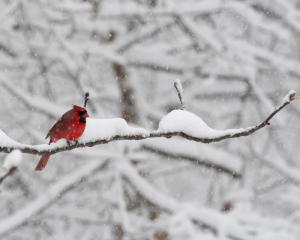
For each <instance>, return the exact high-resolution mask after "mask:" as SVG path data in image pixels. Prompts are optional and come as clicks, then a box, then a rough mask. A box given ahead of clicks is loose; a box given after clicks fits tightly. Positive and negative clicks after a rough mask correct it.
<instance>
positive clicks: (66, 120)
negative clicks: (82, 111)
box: [46, 109, 73, 138]
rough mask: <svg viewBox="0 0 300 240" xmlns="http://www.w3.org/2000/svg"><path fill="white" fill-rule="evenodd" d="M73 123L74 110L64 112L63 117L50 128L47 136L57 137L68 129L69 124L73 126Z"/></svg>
mask: <svg viewBox="0 0 300 240" xmlns="http://www.w3.org/2000/svg"><path fill="white" fill-rule="evenodd" d="M72 123H73V110H72V109H71V110H70V111H68V112H66V113H64V115H62V117H61V118H60V119H59V120H58V121H57V122H56V123H55V124H54V125H53V127H52V128H51V129H50V130H49V132H48V134H47V136H46V138H48V137H50V138H57V137H56V136H59V135H60V134H61V132H63V131H66V130H67V128H68V126H71V125H72Z"/></svg>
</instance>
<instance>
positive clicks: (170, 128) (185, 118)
mask: <svg viewBox="0 0 300 240" xmlns="http://www.w3.org/2000/svg"><path fill="white" fill-rule="evenodd" d="M158 130H159V131H161V132H184V133H186V134H188V135H193V136H210V134H211V132H212V131H213V129H211V128H210V127H209V126H207V124H206V123H205V122H204V121H203V120H202V119H201V118H200V117H198V116H197V115H195V114H194V113H191V112H188V111H185V110H173V111H171V112H170V113H168V114H167V115H166V116H164V117H163V118H162V119H161V121H160V123H159V127H158Z"/></svg>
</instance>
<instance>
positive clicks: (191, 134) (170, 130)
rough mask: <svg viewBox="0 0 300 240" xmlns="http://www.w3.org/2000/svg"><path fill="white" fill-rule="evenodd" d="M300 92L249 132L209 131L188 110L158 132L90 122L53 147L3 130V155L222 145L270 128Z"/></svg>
mask: <svg viewBox="0 0 300 240" xmlns="http://www.w3.org/2000/svg"><path fill="white" fill-rule="evenodd" d="M295 96H296V92H295V91H290V92H289V93H288V94H287V95H286V96H285V98H284V99H283V101H282V103H281V105H279V106H278V107H277V108H275V109H274V110H273V112H271V113H270V114H269V116H268V117H267V118H266V119H265V120H263V121H262V122H261V123H259V124H257V125H255V126H252V127H247V128H240V129H227V130H216V129H213V128H211V127H209V126H208V125H207V124H206V123H205V122H204V121H203V120H202V119H201V118H200V117H198V116H197V115H195V114H194V113H191V112H189V111H186V110H173V111H171V112H170V113H168V114H167V115H166V116H164V117H163V118H162V119H161V121H160V123H159V127H158V129H157V130H153V131H148V130H146V129H143V128H136V127H132V126H130V125H128V124H127V122H126V121H125V120H124V119H121V118H114V119H92V118H88V119H87V127H86V130H85V132H84V134H83V136H82V137H81V138H80V139H79V140H78V142H74V143H71V144H70V143H67V142H66V141H64V140H60V141H58V142H57V143H53V144H51V145H50V146H49V145H47V144H41V145H27V144H22V143H19V142H16V141H14V140H13V139H11V138H10V137H8V136H7V135H6V134H5V133H4V132H3V131H2V130H0V152H6V153H9V152H12V151H13V150H16V149H18V150H20V151H21V152H23V153H28V154H35V155H42V154H45V153H49V154H54V153H58V152H63V151H68V150H72V149H75V148H82V147H92V146H95V145H99V144H107V143H110V142H113V141H119V140H143V139H148V138H159V137H165V138H171V137H175V136H177V137H182V138H185V139H188V140H191V141H196V142H202V143H213V142H220V141H223V140H225V139H230V138H238V137H242V136H249V135H251V134H253V133H255V132H257V131H258V130H260V129H262V128H264V127H265V126H267V125H270V121H271V119H272V118H273V117H274V116H275V115H276V114H277V113H278V112H280V111H281V110H282V109H283V108H284V107H286V106H287V105H289V104H290V103H291V102H292V101H293V100H295Z"/></svg>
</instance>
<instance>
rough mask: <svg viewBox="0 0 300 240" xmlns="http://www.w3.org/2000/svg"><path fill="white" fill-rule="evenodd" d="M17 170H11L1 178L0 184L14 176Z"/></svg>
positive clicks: (14, 168)
mask: <svg viewBox="0 0 300 240" xmlns="http://www.w3.org/2000/svg"><path fill="white" fill-rule="evenodd" d="M16 170H17V168H16V167H12V168H10V169H9V170H8V171H7V172H6V173H4V174H3V175H2V176H0V184H1V183H2V182H3V181H4V180H5V179H6V178H7V177H9V176H11V175H13V174H14V173H15V171H16Z"/></svg>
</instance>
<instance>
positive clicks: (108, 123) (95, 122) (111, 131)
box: [79, 118, 149, 142]
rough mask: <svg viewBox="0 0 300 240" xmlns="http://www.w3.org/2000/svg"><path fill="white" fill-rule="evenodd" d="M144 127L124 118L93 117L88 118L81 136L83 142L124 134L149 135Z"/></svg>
mask: <svg viewBox="0 0 300 240" xmlns="http://www.w3.org/2000/svg"><path fill="white" fill-rule="evenodd" d="M148 134H149V132H148V131H147V130H146V129H143V128H136V127H132V126H129V125H128V124H127V122H126V121H125V120H124V119H123V118H111V119H93V118H87V122H86V129H85V131H84V133H83V135H82V136H81V137H80V139H79V140H80V141H81V142H86V141H90V140H96V139H110V138H112V137H114V136H122V135H143V136H146V135H148Z"/></svg>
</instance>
